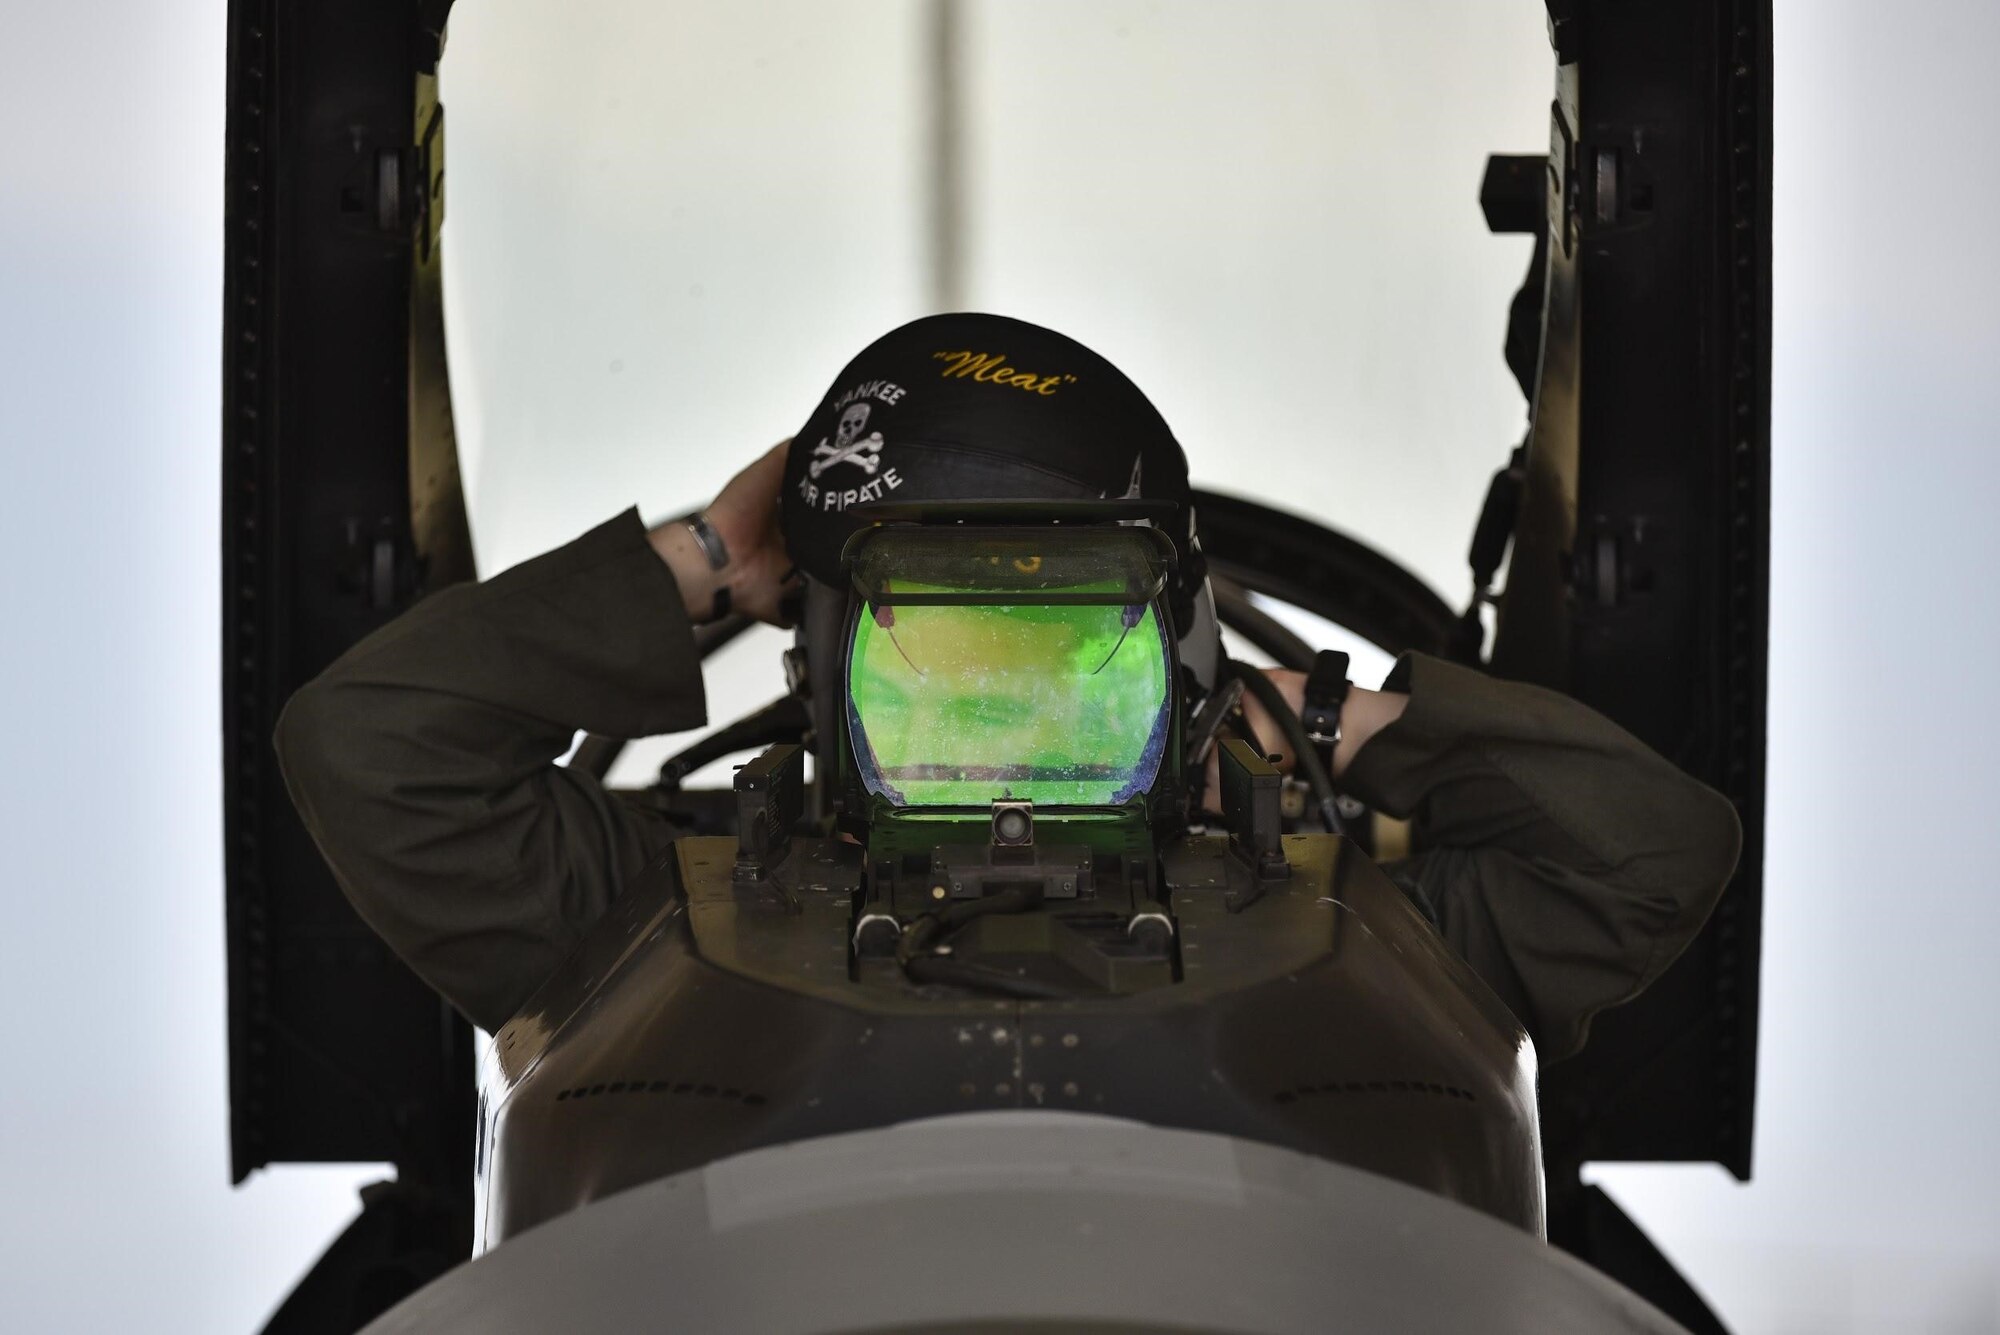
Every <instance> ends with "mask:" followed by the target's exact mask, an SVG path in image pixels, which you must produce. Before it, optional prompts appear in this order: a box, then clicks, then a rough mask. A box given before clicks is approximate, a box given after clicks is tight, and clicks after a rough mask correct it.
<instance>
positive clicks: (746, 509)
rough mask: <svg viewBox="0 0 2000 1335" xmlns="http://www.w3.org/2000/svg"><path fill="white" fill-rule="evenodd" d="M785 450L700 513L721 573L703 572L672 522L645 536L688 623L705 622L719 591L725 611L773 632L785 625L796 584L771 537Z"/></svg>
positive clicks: (682, 529) (688, 537)
mask: <svg viewBox="0 0 2000 1335" xmlns="http://www.w3.org/2000/svg"><path fill="white" fill-rule="evenodd" d="M790 446H791V442H790V441H789V440H784V441H780V442H778V443H777V444H776V445H774V446H772V447H771V448H770V449H769V450H767V451H766V452H765V453H764V455H763V457H761V458H759V459H758V460H757V461H756V462H755V463H753V464H751V465H750V466H749V467H748V468H745V469H744V470H743V471H742V472H740V473H738V474H737V475H736V476H735V477H733V478H731V479H729V483H728V485H727V486H725V487H723V489H722V491H721V493H720V494H719V495H717V496H716V498H715V499H714V500H713V501H711V502H710V503H709V504H708V507H707V508H706V509H705V510H703V511H702V514H703V515H704V516H705V517H706V518H707V520H708V523H709V525H710V527H712V528H713V529H714V530H715V535H716V536H717V537H718V538H720V539H721V540H722V546H723V548H724V550H725V551H726V552H727V553H728V556H729V560H728V563H727V564H725V565H724V566H723V567H722V569H720V570H716V569H713V568H712V567H711V566H710V564H709V560H708V556H707V553H706V552H704V551H703V550H702V547H701V545H700V544H699V543H698V542H697V541H696V540H695V536H694V534H693V533H692V532H690V531H689V529H688V526H687V525H686V524H685V523H682V522H681V521H680V520H677V519H676V520H669V521H668V522H666V523H664V524H661V525H660V526H659V527H657V528H655V529H654V530H653V531H652V533H651V534H650V535H649V536H650V537H651V539H652V543H653V550H654V551H657V552H658V553H659V554H660V559H661V560H663V561H665V562H666V563H667V568H668V569H669V570H671V571H672V572H673V575H674V582H675V583H676V584H678V585H679V586H680V590H681V598H682V601H683V602H684V604H685V605H686V607H687V614H688V619H689V620H691V621H694V622H696V623H700V622H705V621H710V620H713V619H714V616H715V612H716V608H717V606H718V602H717V598H716V591H717V590H718V589H723V588H726V589H728V590H729V597H728V600H727V601H728V608H729V610H730V611H734V612H741V613H743V614H744V615H746V616H752V617H755V618H757V620H759V621H768V622H770V623H771V624H772V625H774V626H782V625H785V624H786V622H785V620H784V612H783V611H782V604H783V602H784V600H785V596H786V595H787V594H788V593H789V592H790V591H791V590H792V589H793V588H794V587H795V586H796V585H797V583H798V576H797V572H796V571H794V570H793V569H792V562H791V558H790V557H788V556H787V555H786V554H785V539H784V535H783V534H782V533H780V532H779V531H778V488H779V485H780V483H781V482H782V480H783V477H784V472H785V451H786V450H787V449H788V448H790Z"/></svg>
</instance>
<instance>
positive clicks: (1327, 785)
mask: <svg viewBox="0 0 2000 1335" xmlns="http://www.w3.org/2000/svg"><path fill="white" fill-rule="evenodd" d="M1225 661H1226V662H1227V664H1228V668H1229V673H1230V675H1231V676H1233V677H1235V678H1236V679H1237V680H1238V681H1240V682H1242V683H1243V689H1244V690H1246V691H1248V692H1250V694H1252V695H1254V696H1256V697H1257V703H1258V704H1260V705H1262V706H1264V712H1265V713H1267V714H1269V715H1270V716H1271V718H1272V719H1273V720H1274V721H1276V723H1277V725H1278V728H1279V730H1280V731H1281V732H1283V733H1284V734H1285V740H1286V741H1288V742H1290V743H1291V745H1292V754H1293V755H1294V756H1296V757H1297V758H1298V767H1299V769H1300V770H1302V771H1303V772H1304V773H1305V776H1306V784H1307V786H1308V787H1310V788H1311V789H1312V791H1313V798H1314V799H1315V800H1316V801H1317V802H1318V803H1319V815H1320V819H1321V820H1322V821H1324V822H1325V823H1326V828H1327V830H1328V831H1329V832H1331V833H1333V834H1346V833H1347V823H1346V822H1345V821H1343V820H1341V818H1340V800H1339V798H1338V797H1337V796H1336V795H1335V793H1334V791H1333V779H1332V777H1331V776H1329V775H1328V774H1327V772H1326V766H1324V765H1322V764H1320V762H1319V748H1318V747H1316V746H1314V745H1313V741H1312V738H1310V737H1308V736H1306V725H1305V724H1303V723H1301V722H1299V716H1298V714H1297V713H1295V712H1294V711H1293V709H1292V707H1291V705H1289V704H1287V703H1286V702H1285V696H1284V692H1282V691H1280V690H1279V689H1278V684H1277V683H1276V682H1274V681H1272V680H1271V679H1270V678H1269V677H1267V676H1265V675H1264V673H1263V670H1262V669H1260V668H1253V667H1248V666H1245V665H1244V664H1242V663H1239V662H1237V661H1236V660H1235V659H1233V658H1232V659H1228V660H1225Z"/></svg>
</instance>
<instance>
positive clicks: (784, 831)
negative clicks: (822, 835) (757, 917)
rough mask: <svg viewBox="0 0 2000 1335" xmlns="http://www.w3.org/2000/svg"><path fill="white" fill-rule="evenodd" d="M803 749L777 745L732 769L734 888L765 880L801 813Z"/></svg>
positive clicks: (781, 858) (789, 846)
mask: <svg viewBox="0 0 2000 1335" xmlns="http://www.w3.org/2000/svg"><path fill="white" fill-rule="evenodd" d="M805 780H806V753H805V748H804V747H800V746H794V745H792V744H791V743H789V742H781V743H780V744H778V745H777V746H773V747H769V748H766V750H765V751H764V754H762V755H760V756H758V757H757V758H756V759H755V760H753V761H751V762H750V763H749V764H747V765H745V766H743V768H741V769H739V770H737V771H736V870H735V873H734V875H733V877H732V878H731V879H733V880H735V881H736V882H737V883H738V884H743V883H746V882H758V881H765V880H769V879H770V876H771V871H772V869H773V868H775V867H776V866H777V865H778V864H779V863H780V862H783V861H784V860H785V855H786V854H788V853H790V852H791V851H792V830H793V829H794V828H795V827H796V826H797V825H798V823H799V818H800V817H801V816H802V815H804V814H805Z"/></svg>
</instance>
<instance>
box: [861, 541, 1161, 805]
mask: <svg viewBox="0 0 2000 1335" xmlns="http://www.w3.org/2000/svg"><path fill="white" fill-rule="evenodd" d="M846 556H847V565H848V569H849V574H850V577H851V580H852V587H853V590H854V595H855V596H854V598H853V599H852V600H851V601H852V607H851V608H850V612H849V629H848V654H847V662H846V685H847V691H846V695H847V732H848V738H847V740H848V745H849V751H850V754H851V756H852V758H853V764H854V769H855V771H856V774H857V777H858V778H859V781H860V783H861V785H862V787H863V788H864V789H865V790H866V792H867V793H868V794H869V795H870V798H871V801H872V802H879V803H883V804H886V805H888V806H890V807H892V808H896V809H898V810H908V809H912V808H915V809H923V808H959V809H966V808H984V807H988V806H990V805H991V804H992V803H993V802H995V801H1007V800H1012V801H1029V802H1033V803H1035V805H1036V806H1037V807H1042V808H1048V807H1053V808H1076V807H1098V808H1103V807H1120V806H1126V805H1128V804H1130V803H1132V802H1134V801H1135V800H1137V799H1141V798H1144V797H1146V796H1148V795H1149V794H1150V793H1151V792H1152V790H1153V788H1154V785H1155V783H1156V781H1157V780H1158V779H1159V778H1160V777H1161V769H1162V764H1163V761H1164V759H1165V757H1166V756H1167V754H1168V751H1169V742H1170V740H1171V738H1172V735H1173V733H1174V727H1173V724H1174V718H1173V708H1174V698H1175V691H1174V689H1173V687H1174V680H1173V673H1174V656H1173V645H1172V643H1171V642H1170V639H1169V636H1168V633H1167V628H1166V620H1165V616H1164V608H1163V606H1162V603H1161V595H1162V591H1163V590H1164V588H1165V586H1166V582H1167V576H1168V573H1169V571H1170V569H1171V566H1172V562H1173V551H1172V547H1171V545H1170V544H1169V543H1168V542H1167V540H1166V539H1165V537H1164V536H1162V535H1161V534H1160V533H1159V532H1158V531H1157V530H1154V529H1151V528H1142V527H1126V526H1118V525H1109V524H1107V525H1098V526H1088V527H1079V528H1061V527H1055V526H1047V525H1037V526H1022V527H1014V528H1006V527H968V526H959V525H950V526H927V525H892V526H886V527H879V528H874V529H870V530H867V531H865V532H863V533H861V534H859V535H857V536H856V537H855V539H854V540H853V542H852V543H850V544H849V548H848V551H847V553H846Z"/></svg>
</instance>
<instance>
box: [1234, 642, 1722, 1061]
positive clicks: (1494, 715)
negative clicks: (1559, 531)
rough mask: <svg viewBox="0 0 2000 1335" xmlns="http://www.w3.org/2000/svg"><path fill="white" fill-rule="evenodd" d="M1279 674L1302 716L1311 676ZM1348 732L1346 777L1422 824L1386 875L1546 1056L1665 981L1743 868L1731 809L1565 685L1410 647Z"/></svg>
mask: <svg viewBox="0 0 2000 1335" xmlns="http://www.w3.org/2000/svg"><path fill="white" fill-rule="evenodd" d="M1274 675H1276V676H1278V677H1279V682H1278V684H1279V686H1280V689H1281V690H1286V691H1287V692H1288V694H1290V695H1291V696H1292V702H1293V704H1294V707H1296V706H1297V704H1298V702H1299V698H1300V695H1301V693H1302V686H1303V679H1302V677H1300V676H1299V674H1296V673H1293V674H1274ZM1252 722H1253V723H1256V722H1258V719H1257V717H1256V716H1255V715H1254V713H1253V717H1252ZM1260 733H1261V734H1263V735H1273V734H1274V733H1275V730H1274V729H1270V728H1268V727H1264V728H1260ZM1341 735H1342V736H1341V745H1340V747H1339V748H1338V749H1337V751H1336V752H1335V755H1334V775H1335V779H1336V782H1338V783H1339V784H1340V786H1341V787H1343V788H1344V789H1345V790H1347V791H1348V792H1351V793H1353V794H1354V795H1355V796H1356V797H1359V798H1361V799H1362V800H1363V801H1366V802H1367V803H1369V804H1370V805H1371V806H1373V807H1375V808H1376V809H1378V810H1380V811H1384V812H1386V813H1388V814H1389V815H1392V816H1397V817H1409V818H1413V819H1414V822H1415V835H1416V844H1417V848H1418V850H1419V851H1418V852H1417V854H1416V855H1415V856H1412V857H1408V858H1401V859H1397V860H1395V861H1392V862H1387V863H1384V864H1383V869H1384V870H1385V871H1387V872H1388V873H1389V875H1390V876H1391V878H1392V879H1394V880H1396V881H1397V882H1398V883H1399V884H1401V885H1402V886H1403V887H1404V889H1405V890H1406V891H1407V892H1409V893H1411V894H1413V895H1415V896H1416V897H1417V898H1419V899H1421V900H1422V901H1423V902H1424V903H1425V904H1426V905H1428V906H1429V908H1430V909H1431V912H1432V914H1433V916H1434V917H1435V919H1436V921H1437V924H1438V928H1439V931H1440V932H1441V933H1442V934H1443V935H1444V937H1445V939H1446V940H1447V941H1449V942H1450V943H1451V944H1452V946H1453V947H1454V948H1456V949H1457V951H1458V953H1459V954H1460V955H1462V956H1463V957H1464V958H1465V960H1466V962H1467V963H1469V964H1470V965H1471V966H1472V968H1473V970H1474V972H1476V973H1478V974H1479V975H1480V977H1481V978H1482V979H1484V980H1485V982H1486V983H1487V985H1488V986H1489V987H1491V988H1492V989H1493V990H1494V992H1495V993H1496V994H1498V995H1499V997H1500V999H1501V1000H1502V1001H1504V1002H1505V1003H1506V1004H1507V1006H1508V1007H1509V1008H1510V1009H1511V1010H1513V1012H1514V1013H1515V1015H1516V1016H1517V1017H1518V1018H1519V1019H1520V1020H1521V1022H1522V1024H1523V1025H1524V1026H1525V1027H1526V1028H1527V1030H1528V1032H1529V1034H1530V1035H1531V1036H1532V1037H1533V1038H1534V1040H1535V1045H1536V1047H1537V1049H1538V1050H1539V1052H1540V1055H1541V1057H1542V1059H1543V1060H1544V1061H1552V1060H1555V1059H1558V1058H1561V1057H1565V1056H1568V1055H1570V1054H1571V1053H1573V1052H1575V1051H1576V1050H1577V1049H1579V1048H1581V1047H1582V1046H1583V1043H1584V1039H1585V1038H1586V1036H1587V1035H1588V1034H1589V1030H1590V1021H1591V1018H1592V1017H1593V1016H1595V1015H1596V1014H1597V1013H1598V1012H1599V1011H1602V1010H1604V1009H1605V1008H1606V1007H1609V1006H1615V1005H1618V1004H1620V1003H1621V1002H1625V1001H1629V1000H1630V999H1631V998H1633V997H1635V996H1637V995H1638V994H1639V993H1640V992H1641V991H1643V990H1644V989H1645V988H1646V987H1647V986H1648V985H1650V984H1651V983H1652V982H1653V980H1654V979H1656V978H1658V977H1659V976H1660V975H1661V974H1662V973H1664V972H1665V971H1666V969H1667V967H1668V966H1669V965H1671V964H1672V963H1673V962H1674V960H1675V959H1676V958H1678V957H1679V955H1680V953H1681V951H1682V950H1684V949H1685V948H1686V947H1687V944H1688V943H1689V942H1690V941H1692V940H1693V939H1694V936H1695V933H1696V932H1698V931H1699V930H1700V929H1701V925H1702V923H1703V922H1705V921H1706V920H1707V918H1708V915H1709V912H1710V910H1711V909H1713V908H1714V906H1715V903H1716V900H1717V899H1718V898H1720V896H1721V894H1722V891H1723V889H1724V887H1725V886H1726V885H1727V884H1728V881H1729V876H1730V873H1731V871H1732V870H1733V869H1734V867H1735V865H1736V855H1737V851H1738V848H1739V846H1740V843H1741V838H1742V834H1741V829H1740V827H1739V825H1738V823H1737V819H1736V813H1735V809H1734V808H1733V807H1732V806H1731V805H1730V803H1729V802H1728V800H1727V799H1725V798H1724V797H1723V796H1722V795H1721V794H1720V793H1717V792H1715V791H1714V790H1713V789H1710V788H1708V787H1706V786H1705V785H1703V784H1701V783H1699V782H1697V781H1696V780H1694V779H1692V778H1690V777H1689V776H1688V775H1686V774H1685V773H1683V772H1682V771H1681V770H1680V769H1679V768H1677V767H1676V766H1675V765H1674V764H1673V763H1672V762H1671V761H1669V760H1667V759H1666V758H1665V757H1663V756H1661V755H1659V754H1658V753H1657V752H1655V751H1653V750H1652V748H1650V747H1648V746H1647V745H1646V744H1645V743H1644V742H1641V741H1640V740H1639V739H1638V738H1636V737H1634V736H1632V734H1630V733H1628V732H1626V731H1625V730H1624V729H1623V728H1620V727H1619V726H1618V725H1617V724H1615V723H1613V722H1612V721H1611V720H1609V719H1607V718H1605V717H1604V716H1603V715H1601V714H1599V713H1597V712H1596V711H1595V710H1592V709H1590V708H1589V707H1588V706H1586V705H1584V704H1582V703H1581V702H1579V701H1577V700H1574V699H1571V698H1570V697H1568V696H1566V695H1562V694H1559V693H1557V692H1555V691H1550V690H1544V689H1542V688H1540V687H1537V686H1530V685H1527V684H1524V683H1521V682H1510V681H1504V680H1501V679H1499V678H1495V677H1490V676H1487V675H1486V674H1485V673H1482V672H1477V671H1474V670H1472V669H1469V668H1464V667H1459V666H1457V665H1454V664H1451V663H1447V662H1443V661H1441V660H1439V659H1435V658H1429V657H1426V656H1424V655H1422V654H1410V655H1406V656H1405V657H1404V658H1403V659H1402V660H1400V661H1399V662H1398V664H1397V666H1396V670H1395V671H1394V672H1392V673H1391V674H1390V678H1389V680H1388V681H1387V682H1386V683H1384V687H1383V689H1382V690H1381V691H1362V690H1356V691H1354V692H1353V693H1352V694H1351V695H1350V696H1349V699H1348V703H1347V705H1346V707H1345V708H1344V709H1343V710H1342V715H1341Z"/></svg>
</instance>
